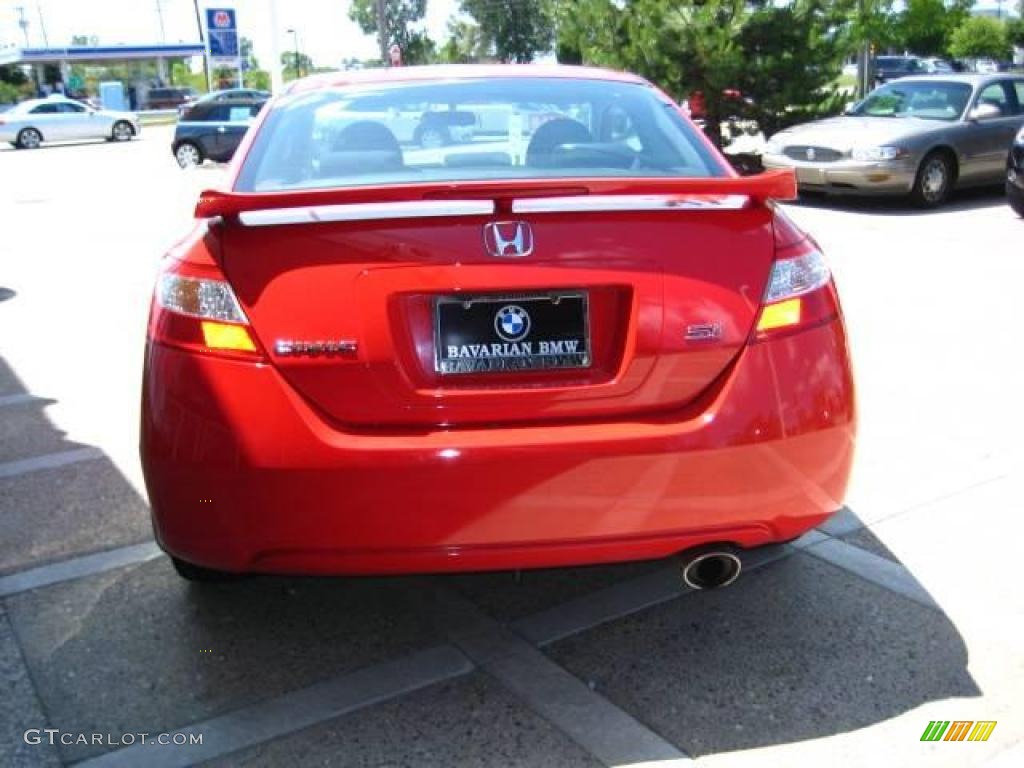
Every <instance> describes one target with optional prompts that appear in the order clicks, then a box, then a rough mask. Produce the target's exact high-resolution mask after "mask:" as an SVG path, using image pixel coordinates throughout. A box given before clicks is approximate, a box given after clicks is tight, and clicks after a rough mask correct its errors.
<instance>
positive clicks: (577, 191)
mask: <svg viewBox="0 0 1024 768" xmlns="http://www.w3.org/2000/svg"><path fill="white" fill-rule="evenodd" d="M796 192H797V190H796V177H795V176H794V175H793V171H792V170H790V169H778V170H771V171H765V172H764V173H761V174H759V175H757V176H737V177H720V178H630V179H608V178H600V179H591V178H562V179H522V180H500V181H490V180H489V181H458V182H450V181H449V182H431V183H423V184H397V185H388V186H378V187H340V188H339V187H334V188H331V189H309V190H299V191H284V192H254V193H248V192H223V191H219V190H206V191H204V192H203V193H201V194H200V196H199V202H198V204H197V205H196V212H195V215H196V217H197V218H201V219H209V218H214V217H217V216H222V217H230V216H236V215H238V214H243V213H247V212H253V211H282V212H283V211H289V210H295V209H314V208H323V207H326V206H330V207H335V206H345V205H353V206H360V205H362V206H371V205H372V206H377V207H379V206H380V205H381V204H388V203H412V202H417V201H423V202H427V201H456V200H491V201H493V202H494V204H495V209H496V210H498V211H502V212H513V211H514V210H516V209H517V208H519V207H520V206H516V202H517V201H522V200H524V199H531V200H534V201H535V202H536V203H537V204H536V205H534V206H532V208H531V209H536V210H537V211H542V210H569V209H570V206H567V205H565V204H564V203H562V204H561V205H560V207H559V206H555V207H545V206H543V205H539V203H540V202H541V201H540V200H538V199H537V198H542V199H545V200H559V201H565V200H567V199H569V198H574V197H575V198H585V197H587V196H590V197H592V198H598V197H599V198H601V201H602V202H601V204H596V203H597V200H596V199H595V200H594V202H595V205H593V206H589V210H612V209H613V208H609V207H608V205H609V203H608V201H609V200H611V199H613V198H614V199H618V200H623V201H627V202H626V203H625V204H624V206H623V207H622V209H626V210H647V209H649V208H650V206H648V205H640V204H639V203H640V200H641V199H643V200H645V201H652V200H654V199H656V198H657V199H660V200H662V201H664V204H663V205H662V206H660V207H663V208H685V207H692V206H686V205H685V202H686V200H687V199H692V200H694V201H699V200H704V201H708V202H710V201H711V200H712V199H714V198H736V197H742V198H744V203H745V204H746V203H747V202H748V201H749V202H752V203H757V204H764V203H765V202H767V201H768V200H792V199H794V198H795V197H796ZM630 200H632V201H635V204H634V205H632V206H631V205H629V204H628V201H630ZM697 207H710V208H713V207H716V206H714V205H707V206H703V205H701V206H697ZM726 207H736V206H726ZM573 209H575V210H581V209H580V208H579V207H578V206H576V207H573ZM439 210H441V209H439ZM523 212H525V210H524V211H523ZM436 215H440V214H436ZM285 218H289V217H285ZM309 220H310V221H317V220H320V219H318V218H317V217H316V216H313V217H312V218H310V219H309ZM267 223H272V222H270V221H268V222H267ZM278 223H297V222H295V221H284V220H282V221H280V222H278Z"/></svg>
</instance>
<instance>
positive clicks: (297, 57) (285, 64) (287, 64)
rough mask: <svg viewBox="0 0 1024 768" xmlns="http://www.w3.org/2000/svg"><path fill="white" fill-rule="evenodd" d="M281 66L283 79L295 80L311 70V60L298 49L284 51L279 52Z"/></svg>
mask: <svg viewBox="0 0 1024 768" xmlns="http://www.w3.org/2000/svg"><path fill="white" fill-rule="evenodd" d="M281 67H282V69H283V72H282V73H281V77H282V78H283V79H284V80H295V79H297V78H300V77H305V76H306V75H308V74H309V73H310V72H312V71H313V60H312V59H311V58H309V56H307V55H306V54H304V53H301V52H300V51H285V52H284V53H282V54H281Z"/></svg>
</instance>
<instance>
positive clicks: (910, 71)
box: [874, 56, 926, 85]
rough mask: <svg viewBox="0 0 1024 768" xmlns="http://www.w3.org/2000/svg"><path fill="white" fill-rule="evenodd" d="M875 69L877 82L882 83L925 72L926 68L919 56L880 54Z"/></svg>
mask: <svg viewBox="0 0 1024 768" xmlns="http://www.w3.org/2000/svg"><path fill="white" fill-rule="evenodd" d="M874 71H875V82H876V83H877V84H878V85H881V84H882V83H887V82H889V81H890V80H896V79H897V78H900V77H909V76H911V75H920V74H924V73H925V72H926V69H925V65H924V64H923V63H922V61H921V59H919V58H918V57H917V56H878V57H877V58H876V59H875V63H874Z"/></svg>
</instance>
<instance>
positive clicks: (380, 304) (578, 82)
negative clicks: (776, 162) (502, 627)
mask: <svg viewBox="0 0 1024 768" xmlns="http://www.w3.org/2000/svg"><path fill="white" fill-rule="evenodd" d="M438 112H443V113H446V114H445V115H444V119H439V118H438V117H437V115H436V113H438ZM423 124H428V125H432V126H437V125H457V126H459V127H460V130H459V131H458V132H451V133H448V132H444V133H442V134H441V135H439V136H436V137H434V139H435V140H434V141H432V142H430V143H429V146H427V145H426V144H427V143H425V142H417V141H416V139H415V137H416V136H417V135H418V128H419V126H421V125H423ZM794 195H795V183H794V179H793V177H792V176H791V175H790V172H789V171H777V172H771V173H766V174H762V175H761V176H756V177H746V178H741V177H738V176H737V175H736V174H735V173H734V172H733V171H732V170H731V169H730V167H729V165H728V164H727V163H726V162H725V160H724V159H723V158H722V156H721V155H720V154H719V153H718V151H717V150H716V149H715V148H714V147H713V146H712V145H711V144H710V143H709V142H708V141H707V140H706V139H705V138H704V136H703V135H702V134H701V132H700V131H699V130H697V129H696V128H695V127H694V126H693V124H692V123H691V122H690V121H689V120H688V119H687V118H686V117H685V115H683V114H682V113H681V111H680V110H679V108H678V107H677V106H676V105H675V104H674V103H673V101H672V100H671V99H670V98H669V97H668V96H666V95H665V94H663V93H661V92H660V91H659V90H657V89H656V88H654V87H653V86H652V85H651V84H650V83H648V82H646V81H644V80H643V79H641V78H638V77H635V76H631V75H628V74H622V73H618V72H609V71H603V70H597V69H587V68H577V67H557V66H556V67H541V66H484V67H475V66H455V67H424V68H415V67H413V68H400V69H397V68H396V69H391V70H382V71H360V72H346V73H340V74H331V75H320V76H316V77H313V78H308V79H305V80H302V81H299V82H297V83H295V84H293V85H292V87H291V88H290V90H289V91H288V92H287V93H285V94H284V95H282V96H280V97H278V98H276V99H274V100H273V101H271V102H270V103H269V105H268V107H267V108H266V109H264V110H263V112H262V113H261V114H260V116H259V118H257V120H256V122H255V123H254V125H253V127H252V128H251V130H250V132H249V133H248V135H247V137H246V139H245V140H244V142H243V144H242V146H241V147H240V148H239V151H238V152H237V154H236V156H235V159H234V161H233V164H232V166H231V167H230V169H229V171H228V181H227V184H226V185H225V187H224V189H222V190H218V191H209V192H204V193H203V194H202V196H201V197H200V200H199V203H198V205H197V208H196V219H197V221H196V224H195V227H194V229H193V230H192V232H191V234H190V235H189V236H187V237H186V238H185V239H184V240H183V241H181V242H180V243H179V244H177V245H176V246H175V247H174V248H173V249H172V250H171V251H170V252H169V253H168V254H167V256H166V257H165V258H164V259H163V263H162V269H161V272H160V274H159V277H158V280H157V286H156V290H155V295H154V299H153V305H152V313H151V317H150V322H149V331H148V344H147V350H146V363H145V372H144V383H143V397H142V441H141V453H142V461H143V467H144V470H145V477H146V483H147V487H148V490H149V497H150V501H151V503H152V510H153V521H154V526H155V530H156V536H157V538H158V541H159V543H160V545H161V546H162V547H163V548H164V549H165V550H166V551H167V552H168V553H169V554H170V555H171V557H172V558H173V559H174V563H175V566H176V567H177V568H178V570H179V572H180V573H181V574H182V575H183V576H185V577H186V578H191V579H197V580H209V579H215V578H220V577H223V576H226V575H230V574H241V573H260V572H262V573H293V574H370V573H377V574H385V573H392V574H393V573H410V572H432V571H466V570H492V569H520V568H540V567H552V566H568V565H578V564H587V563H610V562H618V561H626V560H637V559H645V558H658V557H665V556H669V555H672V554H675V553H687V559H686V568H685V575H686V580H687V582H688V583H689V584H690V585H691V586H695V587H703V586H716V585H719V584H723V583H726V582H728V581H730V580H731V579H732V578H735V575H736V573H738V569H739V567H740V561H739V560H738V559H737V553H739V551H740V550H743V549H747V548H751V547H756V546H760V545H766V544H770V543H776V542H783V541H787V540H790V539H793V538H795V537H797V536H799V535H800V534H802V533H804V532H805V531H807V530H808V529H810V528H812V527H813V526H815V525H817V524H819V523H821V522H822V521H823V520H824V519H825V518H826V517H828V515H829V514H831V513H832V512H834V511H835V510H836V509H837V508H838V507H839V506H840V505H841V503H842V498H843V494H844V492H845V487H846V484H847V478H848V475H849V472H850V467H851V463H852V457H853V444H854V431H855V417H854V396H853V381H852V376H851V368H850V359H849V355H848V351H847V340H846V332H845V329H844V325H843V319H842V315H841V311H840V306H839V301H838V298H837V295H836V289H835V286H834V285H833V281H832V278H831V275H830V272H829V268H828V266H827V265H826V262H825V260H824V258H823V256H822V254H821V252H820V250H819V248H818V246H817V244H816V243H815V242H814V240H812V239H811V238H810V237H808V236H807V235H806V234H804V233H803V232H801V231H800V230H799V229H798V228H797V227H796V226H795V225H794V224H793V223H792V222H791V221H790V220H789V219H787V218H786V216H785V215H784V214H783V213H782V211H781V210H780V209H779V208H778V207H776V205H775V203H774V201H775V200H779V199H786V198H790V197H793V196H794Z"/></svg>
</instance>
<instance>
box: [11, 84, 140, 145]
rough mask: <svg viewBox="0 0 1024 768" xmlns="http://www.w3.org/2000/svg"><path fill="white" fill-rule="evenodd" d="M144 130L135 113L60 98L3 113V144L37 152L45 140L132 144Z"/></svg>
mask: <svg viewBox="0 0 1024 768" xmlns="http://www.w3.org/2000/svg"><path fill="white" fill-rule="evenodd" d="M141 130H142V128H141V126H140V125H139V118H138V115H136V114H134V113H131V112H111V111H108V110H105V109H93V108H92V107H90V106H88V105H86V104H83V103H82V102H80V101H74V100H72V99H65V98H63V97H59V96H51V97H50V98H46V99H31V100H30V101H23V102H21V103H20V104H17V105H15V106H14V107H13V108H11V109H9V110H8V111H6V112H3V113H0V141H7V142H10V143H11V144H13V145H14V146H15V147H17V148H18V149H35V148H36V147H38V146H39V145H40V144H42V143H43V142H44V141H77V140H80V139H107V140H108V141H130V140H131V139H132V138H133V137H135V136H138V135H139V133H140V132H141Z"/></svg>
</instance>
